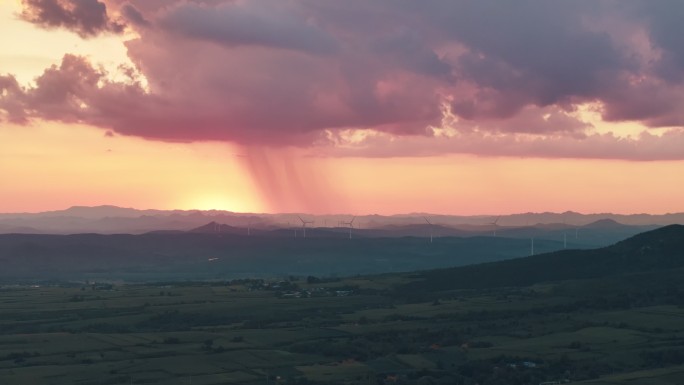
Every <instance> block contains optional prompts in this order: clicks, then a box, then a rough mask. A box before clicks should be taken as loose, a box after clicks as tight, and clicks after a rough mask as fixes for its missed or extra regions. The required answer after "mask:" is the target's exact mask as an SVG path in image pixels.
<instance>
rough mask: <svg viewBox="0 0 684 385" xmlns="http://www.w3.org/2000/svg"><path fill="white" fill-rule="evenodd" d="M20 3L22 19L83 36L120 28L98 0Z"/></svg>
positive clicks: (35, 0)
mask: <svg viewBox="0 0 684 385" xmlns="http://www.w3.org/2000/svg"><path fill="white" fill-rule="evenodd" d="M22 5H23V11H22V13H21V17H22V18H23V19H24V20H26V21H28V22H31V23H33V24H36V25H39V26H41V27H43V28H65V29H68V30H70V31H73V32H76V33H77V34H78V35H79V36H81V37H84V38H86V37H92V36H96V35H98V34H100V33H103V32H112V33H121V32H123V29H124V25H123V24H120V23H118V22H116V21H113V20H111V19H110V18H109V16H108V15H107V6H106V5H105V4H104V3H103V2H101V1H98V0H22Z"/></svg>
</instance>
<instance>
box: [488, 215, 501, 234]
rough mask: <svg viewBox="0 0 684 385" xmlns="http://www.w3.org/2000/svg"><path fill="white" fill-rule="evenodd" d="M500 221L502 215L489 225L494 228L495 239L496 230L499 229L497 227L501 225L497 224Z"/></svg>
mask: <svg viewBox="0 0 684 385" xmlns="http://www.w3.org/2000/svg"><path fill="white" fill-rule="evenodd" d="M499 219H501V215H499V216H498V217H496V219H495V220H494V222H490V223H489V224H490V225H492V226H494V230H493V235H494V236H495V237H496V229H497V227H499V225H498V224H497V223H498V222H499Z"/></svg>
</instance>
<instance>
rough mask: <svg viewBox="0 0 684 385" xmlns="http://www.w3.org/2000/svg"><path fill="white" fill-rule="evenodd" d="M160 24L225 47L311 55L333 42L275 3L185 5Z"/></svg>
mask: <svg viewBox="0 0 684 385" xmlns="http://www.w3.org/2000/svg"><path fill="white" fill-rule="evenodd" d="M159 23H160V25H162V26H163V27H164V28H165V29H167V30H168V31H170V32H172V33H177V34H181V35H185V36H188V37H191V38H195V39H199V40H208V41H213V42H216V43H219V44H223V45H226V46H228V47H235V46H241V45H259V46H264V47H270V48H284V49H293V50H301V51H307V52H313V53H325V52H331V51H333V50H334V48H335V41H334V40H333V39H332V38H331V37H330V36H328V35H327V34H326V33H325V32H324V31H322V30H319V29H317V28H316V27H315V26H313V25H310V24H309V23H307V20H306V19H305V18H304V17H303V15H298V14H297V13H296V12H293V11H292V9H288V8H281V7H279V6H278V3H276V2H264V3H262V2H245V3H243V4H241V5H236V4H232V3H228V4H225V5H221V6H217V7H206V6H201V5H198V4H191V3H186V4H182V5H179V6H177V7H175V8H173V9H171V10H170V11H169V12H168V13H167V14H166V15H164V16H163V17H162V18H161V20H159Z"/></svg>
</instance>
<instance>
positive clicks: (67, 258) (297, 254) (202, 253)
mask: <svg viewBox="0 0 684 385" xmlns="http://www.w3.org/2000/svg"><path fill="white" fill-rule="evenodd" d="M215 228H219V226H218V225H215V224H210V225H207V226H204V227H202V228H199V229H197V232H177V231H175V232H174V231H156V232H151V233H146V234H141V235H128V234H118V235H117V234H115V235H100V234H77V235H39V234H8V235H0V266H2V269H0V279H4V280H12V279H18V280H32V279H81V280H82V279H86V278H97V279H107V280H121V279H127V280H159V279H181V280H184V279H225V278H236V277H245V276H249V277H258V276H262V277H263V276H281V277H282V276H287V275H320V276H330V275H340V276H343V275H355V274H378V273H387V272H402V271H404V272H406V271H415V270H425V269H431V268H439V267H452V266H463V265H468V264H474V263H482V262H491V261H497V260H502V259H509V258H516V257H522V256H525V255H529V253H530V244H529V241H528V240H522V239H509V238H503V237H496V238H494V237H468V238H460V237H443V238H436V239H435V240H434V242H433V243H430V242H429V240H428V239H426V238H418V237H401V238H362V237H356V236H354V238H353V239H349V238H348V233H343V232H338V233H333V234H332V236H331V234H329V232H328V231H326V230H323V229H312V230H310V231H309V230H307V237H306V238H305V239H304V238H302V234H301V229H298V231H299V232H300V233H299V235H298V237H297V238H294V237H293V236H292V235H293V234H292V231H291V230H273V231H271V232H268V233H267V234H266V235H264V233H261V232H260V233H259V234H254V233H253V234H252V236H246V235H245V234H238V235H236V234H231V233H228V230H229V228H228V227H225V226H220V228H221V229H222V230H225V232H220V233H219V232H214V229H215ZM230 230H231V231H238V230H240V231H241V230H244V229H235V228H230ZM340 230H342V229H340ZM208 231H209V232H208ZM562 247H563V244H562V243H559V242H553V241H539V242H537V243H535V249H536V250H538V251H539V252H544V251H552V250H558V249H561V248H562Z"/></svg>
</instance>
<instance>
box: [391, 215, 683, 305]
mask: <svg viewBox="0 0 684 385" xmlns="http://www.w3.org/2000/svg"><path fill="white" fill-rule="evenodd" d="M681 268H684V226H682V225H670V226H665V227H662V228H659V229H656V230H652V231H648V232H645V233H642V234H638V235H636V236H633V237H631V238H629V239H626V240H624V241H621V242H618V243H616V244H614V245H611V246H608V247H603V248H598V249H592V250H562V251H556V252H552V253H548V254H540V255H534V256H529V257H525V258H518V259H512V260H507V261H498V262H493V263H485V264H478V265H472V266H465V267H457V268H450V269H440V270H433V271H427V272H421V273H418V274H417V275H414V277H419V278H422V279H421V280H419V281H417V282H412V283H410V284H407V285H406V286H404V287H402V288H401V290H403V291H407V292H420V291H448V290H457V289H482V288H493V287H503V286H529V285H533V284H538V283H544V282H552V281H565V280H576V279H595V278H607V277H613V276H618V275H624V274H643V273H649V272H659V271H662V272H669V271H672V270H674V269H681ZM634 284H635V285H638V283H637V282H635V283H634Z"/></svg>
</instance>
